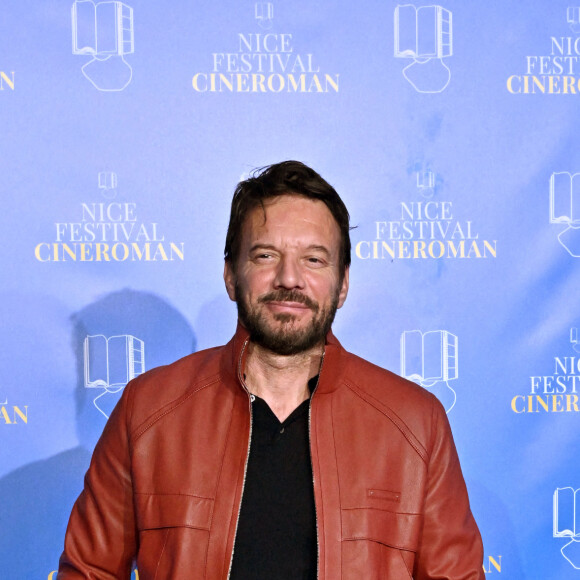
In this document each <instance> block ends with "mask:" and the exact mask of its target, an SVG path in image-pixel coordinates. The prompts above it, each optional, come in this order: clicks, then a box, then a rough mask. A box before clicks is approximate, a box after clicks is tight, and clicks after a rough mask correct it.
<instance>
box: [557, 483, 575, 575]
mask: <svg viewBox="0 0 580 580" xmlns="http://www.w3.org/2000/svg"><path fill="white" fill-rule="evenodd" d="M553 502H554V507H553V534H552V535H553V536H554V538H570V541H569V542H568V543H567V544H565V545H564V546H562V548H561V550H560V552H561V553H562V556H564V558H565V559H566V560H567V561H568V562H570V564H571V565H572V567H573V568H575V569H576V570H580V489H574V488H572V487H558V488H556V491H554V497H553Z"/></svg>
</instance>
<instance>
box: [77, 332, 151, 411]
mask: <svg viewBox="0 0 580 580" xmlns="http://www.w3.org/2000/svg"><path fill="white" fill-rule="evenodd" d="M84 367H85V388H87V389H102V390H103V392H102V393H100V394H99V395H97V396H96V397H95V399H94V400H93V404H94V405H95V407H96V409H97V410H98V411H99V412H100V413H102V414H103V415H104V416H105V417H106V418H107V419H108V418H109V416H108V415H107V413H106V412H105V411H104V410H103V409H102V408H101V407H100V406H99V399H100V398H101V397H103V396H104V395H106V394H107V393H118V392H119V391H120V390H121V389H123V388H125V386H126V385H127V383H128V382H129V381H130V380H131V379H134V378H135V377H136V376H139V375H140V374H142V373H144V372H145V343H144V342H143V341H142V340H139V339H138V338H135V337H134V336H131V335H130V334H123V335H119V336H110V337H109V338H107V337H105V336H103V335H102V334H93V335H88V336H87V337H86V338H85V341H84Z"/></svg>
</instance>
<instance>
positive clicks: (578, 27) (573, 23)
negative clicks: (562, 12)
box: [566, 6, 580, 34]
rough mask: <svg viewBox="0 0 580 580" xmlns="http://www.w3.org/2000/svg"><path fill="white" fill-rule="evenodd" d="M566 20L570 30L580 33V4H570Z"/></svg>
mask: <svg viewBox="0 0 580 580" xmlns="http://www.w3.org/2000/svg"><path fill="white" fill-rule="evenodd" d="M566 20H567V22H568V26H569V27H570V30H572V32H574V33H575V34H580V6H568V9H567V10H566Z"/></svg>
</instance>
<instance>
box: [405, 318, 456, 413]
mask: <svg viewBox="0 0 580 580" xmlns="http://www.w3.org/2000/svg"><path fill="white" fill-rule="evenodd" d="M457 342H458V341H457V336H455V335H454V334H451V333H450V332H447V331H446V330H431V331H429V332H425V333H423V332H421V331H420V330H405V331H404V332H403V334H402V335H401V376H402V377H404V378H406V379H409V380H411V381H414V382H416V383H417V384H419V385H421V386H422V387H423V388H425V389H427V390H429V391H431V392H432V393H433V394H434V395H436V396H437V398H438V399H439V400H440V401H441V403H442V405H443V406H444V407H445V411H447V413H449V412H450V411H451V409H453V407H454V406H455V401H456V399H457V395H456V393H455V391H454V390H453V389H452V388H451V387H450V386H449V382H448V381H452V380H455V379H457V377H458V376H459V369H458V358H457V357H458V345H457Z"/></svg>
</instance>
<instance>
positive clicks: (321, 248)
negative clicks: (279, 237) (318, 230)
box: [250, 243, 330, 256]
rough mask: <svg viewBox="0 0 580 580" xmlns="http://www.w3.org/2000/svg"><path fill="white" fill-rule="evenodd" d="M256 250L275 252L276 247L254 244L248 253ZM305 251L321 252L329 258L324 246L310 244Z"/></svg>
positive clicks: (328, 252)
mask: <svg viewBox="0 0 580 580" xmlns="http://www.w3.org/2000/svg"><path fill="white" fill-rule="evenodd" d="M257 250H274V251H277V248H276V246H274V245H273V244H263V243H257V244H254V245H253V246H252V247H251V248H250V253H252V252H255V251H257ZM306 250H308V251H311V252H312V251H315V252H322V253H323V254H325V255H326V256H330V251H329V250H328V248H326V247H325V246H320V245H316V244H311V245H310V246H308V247H307V248H306Z"/></svg>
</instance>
